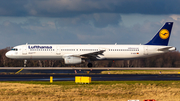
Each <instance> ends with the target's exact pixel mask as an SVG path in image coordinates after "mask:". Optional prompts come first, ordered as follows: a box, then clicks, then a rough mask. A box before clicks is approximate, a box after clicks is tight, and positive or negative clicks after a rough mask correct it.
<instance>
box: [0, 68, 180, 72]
mask: <svg viewBox="0 0 180 101" xmlns="http://www.w3.org/2000/svg"><path fill="white" fill-rule="evenodd" d="M22 68H23V70H22V71H21V73H75V72H77V73H87V71H89V72H90V73H101V71H107V70H180V68H172V67H167V68H160V67H143V68H142V67H141V68H140V67H133V68H128V67H93V68H87V67H0V73H16V72H17V71H19V70H21V69H22Z"/></svg>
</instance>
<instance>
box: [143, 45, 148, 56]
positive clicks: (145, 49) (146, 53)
mask: <svg viewBox="0 0 180 101" xmlns="http://www.w3.org/2000/svg"><path fill="white" fill-rule="evenodd" d="M144 55H148V47H147V46H145V47H144Z"/></svg>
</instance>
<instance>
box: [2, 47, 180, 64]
mask: <svg viewBox="0 0 180 101" xmlns="http://www.w3.org/2000/svg"><path fill="white" fill-rule="evenodd" d="M10 49H11V48H10V47H7V48H5V49H1V50H0V67H23V66H24V60H16V59H9V58H7V57H6V56H5V54H6V52H7V51H9V50H10ZM92 63H93V67H180V52H178V51H174V52H168V53H164V54H160V55H156V56H152V57H148V58H142V59H134V60H116V61H113V60H102V61H92ZM27 66H28V67H87V63H86V62H85V63H82V64H76V65H66V64H64V61H63V60H28V61H27Z"/></svg>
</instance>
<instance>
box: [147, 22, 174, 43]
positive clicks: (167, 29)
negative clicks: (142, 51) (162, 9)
mask: <svg viewBox="0 0 180 101" xmlns="http://www.w3.org/2000/svg"><path fill="white" fill-rule="evenodd" d="M172 26H173V22H166V23H165V25H164V26H163V27H162V28H161V29H160V30H159V31H158V33H157V34H156V35H155V36H154V37H153V38H152V40H150V41H149V42H148V43H146V44H145V45H163V46H167V45H168V42H169V38H170V35H171V29H172Z"/></svg>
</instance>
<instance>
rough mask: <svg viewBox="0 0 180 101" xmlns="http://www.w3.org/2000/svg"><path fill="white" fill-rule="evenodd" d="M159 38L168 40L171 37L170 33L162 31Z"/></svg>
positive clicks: (165, 30)
mask: <svg viewBox="0 0 180 101" xmlns="http://www.w3.org/2000/svg"><path fill="white" fill-rule="evenodd" d="M159 36H160V38H161V39H167V38H168V37H169V31H168V30H167V29H162V30H161V31H160V32H159Z"/></svg>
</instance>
